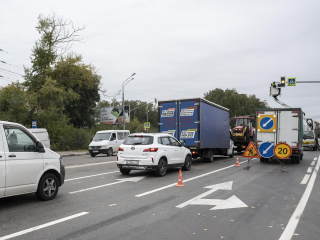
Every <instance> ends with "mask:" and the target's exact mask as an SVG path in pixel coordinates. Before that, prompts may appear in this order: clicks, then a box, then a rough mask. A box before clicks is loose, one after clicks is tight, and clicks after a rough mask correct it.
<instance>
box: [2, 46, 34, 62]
mask: <svg viewBox="0 0 320 240" xmlns="http://www.w3.org/2000/svg"><path fill="white" fill-rule="evenodd" d="M0 52H5V53H8V54H11V55H13V56H16V57H19V58H22V59H25V60H29V59H27V58H24V57H21V56H19V55H16V54H13V53H9V52H7V51H4V50H3V49H1V48H0Z"/></svg>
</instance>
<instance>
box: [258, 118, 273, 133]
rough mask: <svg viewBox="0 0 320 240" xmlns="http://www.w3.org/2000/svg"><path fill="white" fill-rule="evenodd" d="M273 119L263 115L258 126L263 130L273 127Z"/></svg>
mask: <svg viewBox="0 0 320 240" xmlns="http://www.w3.org/2000/svg"><path fill="white" fill-rule="evenodd" d="M273 125H274V121H273V119H272V118H271V117H264V118H262V119H261V120H260V127H261V128H262V129H264V130H269V129H271V128H272V127H273Z"/></svg>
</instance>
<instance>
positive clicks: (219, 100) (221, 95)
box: [204, 88, 266, 119]
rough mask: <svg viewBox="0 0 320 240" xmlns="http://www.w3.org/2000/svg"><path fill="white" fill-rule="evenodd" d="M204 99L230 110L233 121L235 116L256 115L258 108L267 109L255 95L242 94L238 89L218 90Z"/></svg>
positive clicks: (211, 91)
mask: <svg viewBox="0 0 320 240" xmlns="http://www.w3.org/2000/svg"><path fill="white" fill-rule="evenodd" d="M204 98H205V99H206V100H208V101H210V102H213V103H216V104H219V105H221V106H223V107H226V108H228V109H229V110H230V118H231V119H232V118H234V117H235V116H248V115H255V110H256V108H264V107H266V105H265V103H264V102H262V101H261V100H260V99H259V98H257V97H256V96H255V95H246V94H240V93H238V92H237V90H236V89H226V90H225V91H224V90H222V89H220V88H216V89H214V90H210V91H209V92H207V93H205V94H204Z"/></svg>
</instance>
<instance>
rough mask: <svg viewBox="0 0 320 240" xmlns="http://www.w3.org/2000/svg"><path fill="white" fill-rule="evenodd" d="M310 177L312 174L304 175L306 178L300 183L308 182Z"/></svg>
mask: <svg viewBox="0 0 320 240" xmlns="http://www.w3.org/2000/svg"><path fill="white" fill-rule="evenodd" d="M309 177H310V174H306V175H304V178H303V179H302V181H301V183H300V184H307V182H308V180H309Z"/></svg>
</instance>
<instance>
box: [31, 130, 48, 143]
mask: <svg viewBox="0 0 320 240" xmlns="http://www.w3.org/2000/svg"><path fill="white" fill-rule="evenodd" d="M28 130H29V132H31V133H32V134H33V135H34V136H36V137H37V138H38V139H39V140H40V142H42V144H43V145H44V146H45V147H46V148H50V138H49V134H48V131H47V129H45V128H28Z"/></svg>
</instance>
